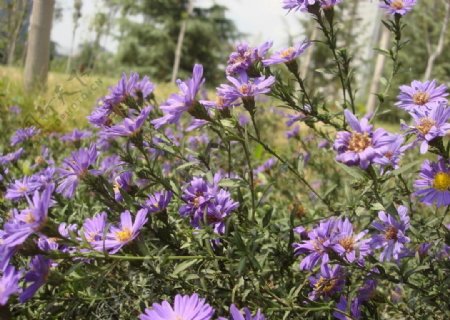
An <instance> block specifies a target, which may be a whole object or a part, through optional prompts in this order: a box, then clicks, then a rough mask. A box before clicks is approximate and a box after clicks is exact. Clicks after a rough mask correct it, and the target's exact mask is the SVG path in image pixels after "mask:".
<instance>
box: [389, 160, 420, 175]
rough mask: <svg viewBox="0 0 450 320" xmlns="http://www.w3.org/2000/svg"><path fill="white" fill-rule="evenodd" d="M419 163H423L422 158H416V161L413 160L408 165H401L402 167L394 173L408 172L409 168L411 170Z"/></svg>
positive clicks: (393, 172)
mask: <svg viewBox="0 0 450 320" xmlns="http://www.w3.org/2000/svg"><path fill="white" fill-rule="evenodd" d="M419 163H422V160H416V161H413V162H411V163H408V164H407V165H404V166H402V167H400V168H398V169H396V170H394V171H392V174H393V175H394V176H398V175H400V174H402V173H405V172H408V171H409V170H411V169H412V168H414V167H415V166H416V165H418V164H419Z"/></svg>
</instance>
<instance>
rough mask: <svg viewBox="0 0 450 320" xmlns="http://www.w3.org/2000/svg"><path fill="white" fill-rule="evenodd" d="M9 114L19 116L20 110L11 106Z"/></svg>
mask: <svg viewBox="0 0 450 320" xmlns="http://www.w3.org/2000/svg"><path fill="white" fill-rule="evenodd" d="M9 112H11V113H14V114H20V113H21V112H22V109H21V108H20V107H19V106H11V107H9Z"/></svg>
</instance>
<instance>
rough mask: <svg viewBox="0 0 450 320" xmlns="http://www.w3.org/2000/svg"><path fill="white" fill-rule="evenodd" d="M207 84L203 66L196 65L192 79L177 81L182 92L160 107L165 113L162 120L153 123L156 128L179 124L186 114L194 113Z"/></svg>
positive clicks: (173, 95)
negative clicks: (200, 92)
mask: <svg viewBox="0 0 450 320" xmlns="http://www.w3.org/2000/svg"><path fill="white" fill-rule="evenodd" d="M204 82H205V79H204V78H203V66H202V65H201V64H196V65H195V66H194V70H193V72H192V78H191V79H188V80H187V81H181V80H177V85H178V88H179V89H180V92H179V93H177V94H172V95H171V96H170V97H169V99H168V100H167V101H166V102H165V103H164V104H163V105H161V106H160V108H161V110H162V111H163V112H164V116H163V117H162V118H158V119H155V120H153V121H152V124H153V125H154V126H155V128H157V129H158V128H160V127H162V126H163V125H166V124H173V123H177V122H178V121H179V120H180V117H181V115H182V114H183V113H184V112H193V111H194V109H195V105H196V104H197V103H198V101H197V100H196V96H197V93H198V91H199V90H200V87H201V85H202V84H203V83H204Z"/></svg>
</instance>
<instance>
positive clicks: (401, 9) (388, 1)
mask: <svg viewBox="0 0 450 320" xmlns="http://www.w3.org/2000/svg"><path fill="white" fill-rule="evenodd" d="M415 5H416V0H385V1H384V2H382V3H380V8H382V9H385V10H386V12H387V13H389V14H392V15H394V14H399V15H402V16H404V15H405V14H407V13H408V12H410V11H411V10H412V9H413V8H414V6H415Z"/></svg>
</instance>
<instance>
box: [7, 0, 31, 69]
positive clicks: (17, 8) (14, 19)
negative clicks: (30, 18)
mask: <svg viewBox="0 0 450 320" xmlns="http://www.w3.org/2000/svg"><path fill="white" fill-rule="evenodd" d="M26 13H27V0H18V1H16V2H15V3H14V4H13V9H12V12H11V13H10V14H11V17H10V19H11V21H10V23H11V30H10V35H9V39H8V57H7V60H6V63H7V64H8V65H9V66H10V65H12V64H13V63H14V58H15V53H16V44H17V38H18V37H19V33H20V29H21V28H22V25H23V20H24V18H25V15H26Z"/></svg>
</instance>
